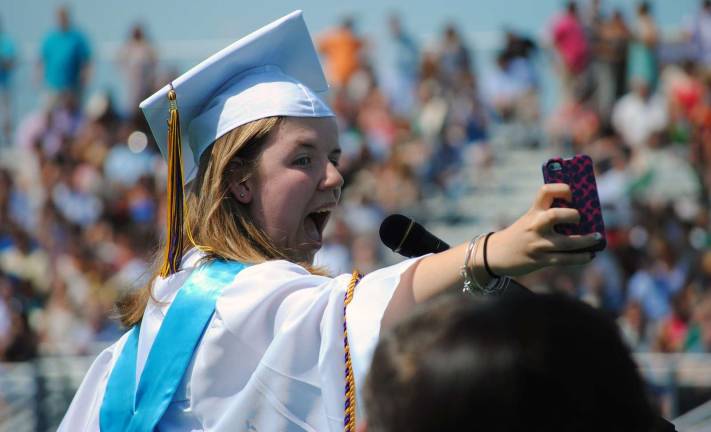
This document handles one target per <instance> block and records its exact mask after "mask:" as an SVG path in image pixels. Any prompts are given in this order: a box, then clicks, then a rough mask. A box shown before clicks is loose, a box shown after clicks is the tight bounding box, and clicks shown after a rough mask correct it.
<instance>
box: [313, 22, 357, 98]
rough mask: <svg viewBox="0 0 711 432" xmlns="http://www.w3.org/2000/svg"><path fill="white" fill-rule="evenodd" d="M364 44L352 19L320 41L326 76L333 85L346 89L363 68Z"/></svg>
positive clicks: (322, 37) (325, 35) (319, 47)
mask: <svg viewBox="0 0 711 432" xmlns="http://www.w3.org/2000/svg"><path fill="white" fill-rule="evenodd" d="M363 48H364V42H363V40H362V39H361V38H359V37H358V36H357V35H356V33H355V22H354V20H353V18H352V17H350V16H349V17H345V18H344V19H343V21H342V22H341V25H340V26H338V27H337V28H335V29H333V30H331V31H329V32H327V33H326V34H324V35H322V36H321V37H319V39H318V50H319V52H320V53H321V54H323V56H324V59H325V67H326V75H327V76H328V81H329V83H330V84H331V85H333V86H336V87H344V86H346V85H347V84H348V81H349V80H350V78H351V76H353V74H354V73H355V72H356V71H357V70H358V69H360V67H361V56H362V55H363V53H362V51H363Z"/></svg>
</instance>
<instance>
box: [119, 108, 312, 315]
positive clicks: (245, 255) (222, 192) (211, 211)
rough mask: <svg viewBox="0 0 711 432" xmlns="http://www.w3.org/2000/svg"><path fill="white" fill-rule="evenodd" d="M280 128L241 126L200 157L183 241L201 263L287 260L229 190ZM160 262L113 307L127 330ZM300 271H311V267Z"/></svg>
mask: <svg viewBox="0 0 711 432" xmlns="http://www.w3.org/2000/svg"><path fill="white" fill-rule="evenodd" d="M280 122H281V118H280V117H268V118H264V119H260V120H256V121H253V122H251V123H247V124H245V125H242V126H239V127H237V128H235V129H233V130H232V131H230V132H228V133H227V134H226V135H224V136H222V137H220V138H218V139H217V140H216V141H215V143H214V144H213V145H212V147H211V148H210V149H208V150H206V151H205V152H204V153H203V155H202V158H201V159H200V165H199V169H198V174H197V177H196V179H195V181H194V184H193V186H192V188H191V190H190V191H189V192H188V193H187V196H186V202H185V208H186V215H185V216H186V217H185V220H186V223H185V226H184V227H183V229H184V230H185V235H186V238H188V236H187V234H188V231H187V230H188V229H190V234H191V235H192V240H194V241H195V246H196V247H197V248H198V249H200V250H201V251H203V252H205V257H204V258H203V260H205V261H209V260H213V259H227V260H233V261H240V262H243V263H247V264H257V263H260V262H264V261H267V260H270V259H288V256H287V255H286V254H285V253H284V252H283V251H281V250H279V249H278V248H276V247H275V246H274V244H273V243H272V241H271V240H270V239H269V237H268V236H267V235H266V234H265V233H264V231H262V230H261V229H260V228H259V227H257V226H256V225H255V224H254V222H253V221H252V220H251V218H250V216H249V210H248V208H247V207H246V206H245V205H243V204H241V203H239V202H238V201H237V200H235V199H234V197H233V196H232V194H231V193H230V190H229V185H230V184H231V183H232V182H235V181H237V182H242V181H245V180H246V179H248V178H249V177H250V176H252V175H253V174H254V172H255V169H256V167H257V164H258V161H259V157H260V155H261V153H262V148H263V145H262V144H263V143H264V141H265V140H266V138H267V137H268V136H269V134H270V133H271V132H272V131H273V130H275V129H276V128H277V127H278V126H279V124H280ZM164 241H165V240H164ZM191 247H193V245H192V244H190V242H186V246H185V248H186V250H187V249H189V248H191ZM158 250H159V251H162V250H163V248H159V249H158ZM183 252H185V251H183ZM162 261H163V257H162V256H157V257H156V259H155V262H154V266H153V268H154V271H153V276H152V277H151V279H150V281H149V282H148V284H147V285H146V286H145V287H143V288H142V289H140V290H137V291H134V292H131V293H129V294H128V295H126V296H124V297H123V298H122V299H120V300H119V301H118V302H117V304H116V306H117V309H118V314H119V319H120V320H121V323H122V324H123V325H125V326H127V327H130V326H132V325H134V324H137V323H138V322H140V321H141V319H142V318H143V312H144V310H145V308H146V305H147V304H148V300H149V299H150V298H152V286H153V282H154V281H155V279H156V277H157V276H158V271H159V269H160V263H161V262H162ZM302 265H304V266H305V267H306V268H307V269H309V270H313V269H312V268H311V266H310V265H309V264H306V263H302ZM316 272H318V271H316Z"/></svg>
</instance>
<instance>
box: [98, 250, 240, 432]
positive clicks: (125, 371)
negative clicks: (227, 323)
mask: <svg viewBox="0 0 711 432" xmlns="http://www.w3.org/2000/svg"><path fill="white" fill-rule="evenodd" d="M245 267H246V265H245V264H242V263H238V262H234V261H212V262H209V263H207V264H205V265H203V266H201V267H199V268H197V269H196V270H195V271H193V273H192V274H191V275H190V277H189V278H188V280H187V281H186V282H185V284H184V285H183V286H182V287H181V288H180V290H179V291H178V294H177V295H176V296H175V300H173V303H172V304H171V305H170V308H169V309H168V313H167V314H166V316H165V318H164V319H163V323H162V324H161V326H160V330H159V331H158V334H157V335H156V338H155V341H154V342H153V346H152V347H151V350H150V352H149V353H148V358H147V359H146V364H145V366H144V368H143V372H142V373H141V378H140V380H139V382H138V389H136V354H137V351H138V333H139V325H135V326H134V327H133V328H131V330H129V332H130V334H129V335H128V339H127V340H126V344H125V345H124V347H123V350H122V351H121V355H120V356H119V358H118V360H117V361H116V365H115V366H114V368H113V370H112V372H111V376H110V377H109V381H108V383H107V385H106V392H105V394H104V400H103V403H102V404H101V410H100V413H99V425H100V429H101V431H102V432H113V431H116V432H119V431H120V432H129V431H130V432H134V431H135V432H138V431H142V432H143V431H152V430H153V429H154V428H155V426H156V425H157V424H158V422H159V421H160V419H161V417H163V414H164V413H165V410H166V409H167V408H168V405H169V404H170V402H171V400H172V399H173V395H174V394H175V391H176V390H177V388H178V385H179V384H180V382H181V381H182V379H183V375H185V371H186V370H187V368H188V366H189V365H190V360H191V359H192V357H193V352H194V351H195V348H196V347H197V345H198V343H199V342H200V339H201V338H202V335H203V333H204V332H205V329H206V328H207V325H208V323H209V322H210V319H211V318H212V314H213V313H214V312H215V303H216V302H217V298H218V297H219V296H220V294H221V293H222V290H223V288H224V287H225V285H227V284H228V283H230V282H232V281H233V280H234V278H235V276H236V275H237V273H239V272H240V271H241V270H243V269H244V268H245Z"/></svg>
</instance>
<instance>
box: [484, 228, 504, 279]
mask: <svg viewBox="0 0 711 432" xmlns="http://www.w3.org/2000/svg"><path fill="white" fill-rule="evenodd" d="M492 234H494V232H493V231H492V232H490V233H488V234H487V235H486V237H484V268H485V269H486V272H487V273H488V274H489V276H491V278H492V279H501V276H499V275H497V274H496V273H494V272H493V271H491V267H489V260H488V258H487V256H486V251H487V246H488V245H489V237H491V235H492Z"/></svg>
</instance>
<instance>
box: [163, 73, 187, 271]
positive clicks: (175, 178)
mask: <svg viewBox="0 0 711 432" xmlns="http://www.w3.org/2000/svg"><path fill="white" fill-rule="evenodd" d="M168 100H169V101H170V118H169V119H168V143H167V144H168V179H167V183H168V185H167V188H168V202H167V204H166V207H167V217H166V228H167V242H166V250H165V258H164V260H163V266H162V267H161V271H160V276H161V277H164V278H165V277H167V276H169V275H171V274H173V273H175V272H177V271H178V270H180V261H181V259H182V257H183V218H184V215H183V205H184V204H183V200H184V196H183V155H182V153H183V145H182V142H181V138H180V116H179V115H178V104H177V101H176V94H175V90H174V89H173V88H172V86H171V89H170V91H169V92H168Z"/></svg>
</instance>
